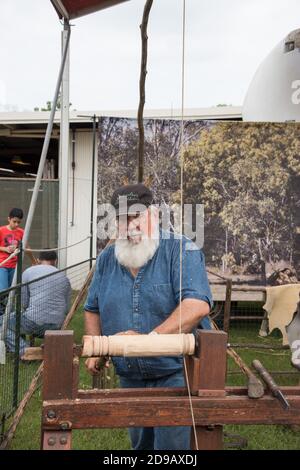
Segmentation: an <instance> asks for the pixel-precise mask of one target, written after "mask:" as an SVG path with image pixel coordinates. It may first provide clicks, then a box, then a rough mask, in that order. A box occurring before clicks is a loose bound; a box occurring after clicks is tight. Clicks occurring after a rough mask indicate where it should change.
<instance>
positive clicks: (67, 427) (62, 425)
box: [60, 423, 70, 431]
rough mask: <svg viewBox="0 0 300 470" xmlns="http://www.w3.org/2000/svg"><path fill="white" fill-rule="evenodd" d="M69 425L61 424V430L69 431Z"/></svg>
mask: <svg viewBox="0 0 300 470" xmlns="http://www.w3.org/2000/svg"><path fill="white" fill-rule="evenodd" d="M69 427H70V426H69V423H60V429H62V430H64V431H65V430H66V429H69Z"/></svg>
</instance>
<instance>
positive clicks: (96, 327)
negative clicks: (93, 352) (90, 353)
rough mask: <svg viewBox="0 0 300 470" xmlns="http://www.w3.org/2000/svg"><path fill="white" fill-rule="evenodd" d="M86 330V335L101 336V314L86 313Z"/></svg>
mask: <svg viewBox="0 0 300 470" xmlns="http://www.w3.org/2000/svg"><path fill="white" fill-rule="evenodd" d="M84 330H85V334H86V335H92V336H99V335H100V334H101V326H100V315H99V313H91V312H87V311H85V312H84Z"/></svg>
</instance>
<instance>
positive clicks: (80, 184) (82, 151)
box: [62, 129, 98, 287]
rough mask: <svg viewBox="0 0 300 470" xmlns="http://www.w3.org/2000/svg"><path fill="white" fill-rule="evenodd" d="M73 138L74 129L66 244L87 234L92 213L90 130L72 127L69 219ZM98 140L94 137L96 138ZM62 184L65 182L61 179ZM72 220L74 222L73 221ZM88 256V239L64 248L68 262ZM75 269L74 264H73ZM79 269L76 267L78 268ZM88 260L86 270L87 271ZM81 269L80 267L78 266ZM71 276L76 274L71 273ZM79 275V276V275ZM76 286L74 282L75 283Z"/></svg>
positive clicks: (69, 181)
mask: <svg viewBox="0 0 300 470" xmlns="http://www.w3.org/2000/svg"><path fill="white" fill-rule="evenodd" d="M72 139H73V132H72V130H71V131H70V159H69V161H70V165H69V178H68V189H69V197H68V246H69V245H72V244H74V243H77V242H79V241H81V240H83V239H86V238H87V237H88V236H89V235H90V216H91V181H92V152H93V133H92V131H87V130H83V129H82V130H80V129H77V130H76V131H75V172H74V178H75V189H74V217H73V221H72V200H73V172H72V150H73V146H72ZM96 142H97V141H96ZM97 160H98V159H97V150H96V158H95V191H94V239H93V241H94V243H93V247H94V253H93V256H95V255H96V233H97V226H96V214H97V204H96V201H97V163H98V161H97ZM62 184H64V183H63V182H62ZM72 222H73V223H72ZM89 256H90V239H87V240H85V241H83V242H82V243H80V244H78V245H76V246H74V247H71V248H69V249H68V250H67V266H71V265H73V264H76V263H79V262H81V261H84V260H86V259H88V258H89ZM74 269H75V268H74ZM77 269H79V268H77ZM88 269H89V265H88V264H87V266H86V270H87V271H88ZM80 270H82V268H80ZM74 277H76V276H75V275H74ZM80 277H82V276H80ZM74 287H75V286H74Z"/></svg>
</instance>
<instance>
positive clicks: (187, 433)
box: [120, 371, 191, 450]
mask: <svg viewBox="0 0 300 470" xmlns="http://www.w3.org/2000/svg"><path fill="white" fill-rule="evenodd" d="M120 383H121V387H123V388H149V387H185V380H184V377H183V371H178V372H176V373H175V374H172V375H168V376H166V377H160V378H159V379H153V380H152V379H151V380H130V378H128V377H123V376H120ZM128 431H129V435H130V439H131V445H132V448H133V449H134V450H190V448H191V447H190V445H191V444H190V440H191V428H190V427H189V426H172V427H171V426H161V427H157V428H129V430H128Z"/></svg>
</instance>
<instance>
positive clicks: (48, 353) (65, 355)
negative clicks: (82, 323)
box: [41, 330, 78, 450]
mask: <svg viewBox="0 0 300 470" xmlns="http://www.w3.org/2000/svg"><path fill="white" fill-rule="evenodd" d="M77 361H78V359H77ZM74 365H75V368H74V370H73V366H74ZM77 388H78V367H77V364H76V361H75V364H74V363H73V331H67V330H64V331H62V330H60V331H46V333H45V338H44V380H43V399H44V400H51V399H56V400H57V399H64V398H67V399H68V398H69V399H71V398H73V397H74V396H76V392H77ZM47 417H48V419H50V420H51V419H54V418H55V411H54V410H52V409H49V410H48V411H47ZM69 428H70V426H69V423H67V422H64V423H60V427H59V429H58V430H57V432H52V430H51V432H50V433H49V432H46V431H47V430H45V428H44V427H43V425H42V433H41V446H42V449H48V450H58V449H65V450H68V449H70V448H71V432H70V431H69ZM65 431H69V432H68V433H67V434H66V433H65ZM61 441H62V442H65V444H62V442H61ZM49 442H50V444H49ZM51 443H52V444H51Z"/></svg>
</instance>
